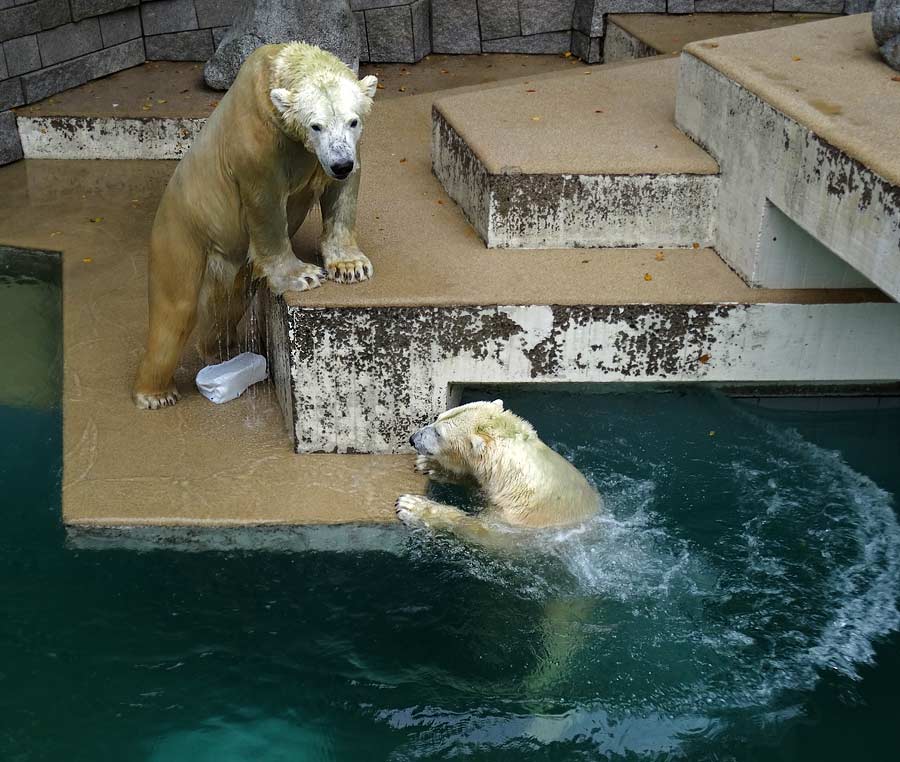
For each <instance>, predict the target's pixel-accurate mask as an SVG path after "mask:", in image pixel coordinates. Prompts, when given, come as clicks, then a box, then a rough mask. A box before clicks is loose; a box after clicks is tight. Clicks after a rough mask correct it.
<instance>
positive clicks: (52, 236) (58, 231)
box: [50, 230, 62, 238]
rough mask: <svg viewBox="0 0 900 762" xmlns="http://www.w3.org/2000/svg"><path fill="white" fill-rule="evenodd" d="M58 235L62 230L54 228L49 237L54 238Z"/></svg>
mask: <svg viewBox="0 0 900 762" xmlns="http://www.w3.org/2000/svg"><path fill="white" fill-rule="evenodd" d="M58 235H62V230H54V231H53V232H52V233H51V234H50V237H51V238H56V236H58Z"/></svg>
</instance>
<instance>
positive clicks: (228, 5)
mask: <svg viewBox="0 0 900 762" xmlns="http://www.w3.org/2000/svg"><path fill="white" fill-rule="evenodd" d="M194 9H195V10H196V11H197V25H198V26H199V27H200V28H201V29H205V28H206V27H210V26H229V25H230V24H231V22H232V21H234V20H235V19H236V18H237V15H238V13H239V12H240V10H241V0H194Z"/></svg>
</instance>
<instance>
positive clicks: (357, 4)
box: [350, 0, 412, 11]
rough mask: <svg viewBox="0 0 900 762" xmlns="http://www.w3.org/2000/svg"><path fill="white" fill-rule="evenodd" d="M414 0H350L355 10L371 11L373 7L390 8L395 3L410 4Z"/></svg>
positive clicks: (351, 6)
mask: <svg viewBox="0 0 900 762" xmlns="http://www.w3.org/2000/svg"><path fill="white" fill-rule="evenodd" d="M411 2H412V0H350V8H351V9H352V10H354V11H370V10H372V9H373V8H388V7H390V6H394V5H409V4H410V3H411Z"/></svg>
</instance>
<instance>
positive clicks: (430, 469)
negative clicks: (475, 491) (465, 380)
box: [396, 400, 602, 539]
mask: <svg viewBox="0 0 900 762" xmlns="http://www.w3.org/2000/svg"><path fill="white" fill-rule="evenodd" d="M410 443H411V444H412V446H413V447H414V448H415V449H416V452H417V453H418V457H417V459H416V469H417V470H419V471H420V472H422V473H425V474H427V475H428V476H429V477H430V478H431V479H433V480H434V481H444V482H456V483H466V482H468V483H472V484H474V485H475V486H477V487H478V488H479V489H480V491H481V492H482V494H483V495H484V498H485V507H484V510H483V511H481V512H480V513H478V514H477V515H473V514H469V513H466V512H465V511H462V510H460V509H459V508H455V507H453V506H450V505H443V504H441V503H437V502H435V501H433V500H430V499H429V498H427V497H425V496H423V495H401V496H400V497H399V498H398V499H397V503H396V511H397V516H398V518H400V520H401V521H403V522H404V523H405V524H420V523H422V524H426V525H428V526H430V527H433V528H444V529H450V530H452V531H458V532H460V533H461V534H464V535H466V536H468V537H470V538H472V539H477V538H479V537H484V536H485V535H486V534H487V533H489V532H490V530H491V524H505V525H508V526H512V527H524V528H532V529H540V528H546V527H562V526H571V525H574V524H580V523H582V522H584V521H586V520H587V519H589V518H591V517H592V516H595V515H596V514H597V513H598V512H599V511H600V510H601V507H602V500H601V498H600V495H599V493H598V492H597V490H596V489H594V487H592V486H591V484H590V483H589V482H588V480H587V479H585V478H584V476H582V474H581V473H580V472H579V471H578V469H576V468H575V466H573V465H572V464H571V463H569V461H567V460H566V459H565V458H563V457H562V456H561V455H560V454H559V453H557V452H555V451H553V450H552V449H550V448H549V447H548V446H547V445H546V444H544V443H543V442H542V441H541V440H540V438H539V437H538V435H537V433H535V430H534V428H533V427H532V426H531V424H530V423H528V422H527V421H525V420H523V419H521V418H519V417H518V416H517V415H514V414H513V413H511V412H509V411H508V410H504V409H503V402H502V401H501V400H495V401H494V402H472V403H469V404H467V405H461V406H460V407H456V408H453V409H451V410H448V411H447V412H445V413H442V414H441V415H439V416H438V418H437V420H436V421H435V422H434V423H433V424H430V425H428V426H425V427H424V428H421V429H419V430H418V431H417V432H416V433H415V434H413V435H412V437H411V438H410Z"/></svg>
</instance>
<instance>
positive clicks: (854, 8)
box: [844, 0, 875, 14]
mask: <svg viewBox="0 0 900 762" xmlns="http://www.w3.org/2000/svg"><path fill="white" fill-rule="evenodd" d="M874 7H875V0H847V1H846V2H845V3H844V13H847V14H853V13H869V12H870V11H871V10H872V9H873V8H874Z"/></svg>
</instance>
